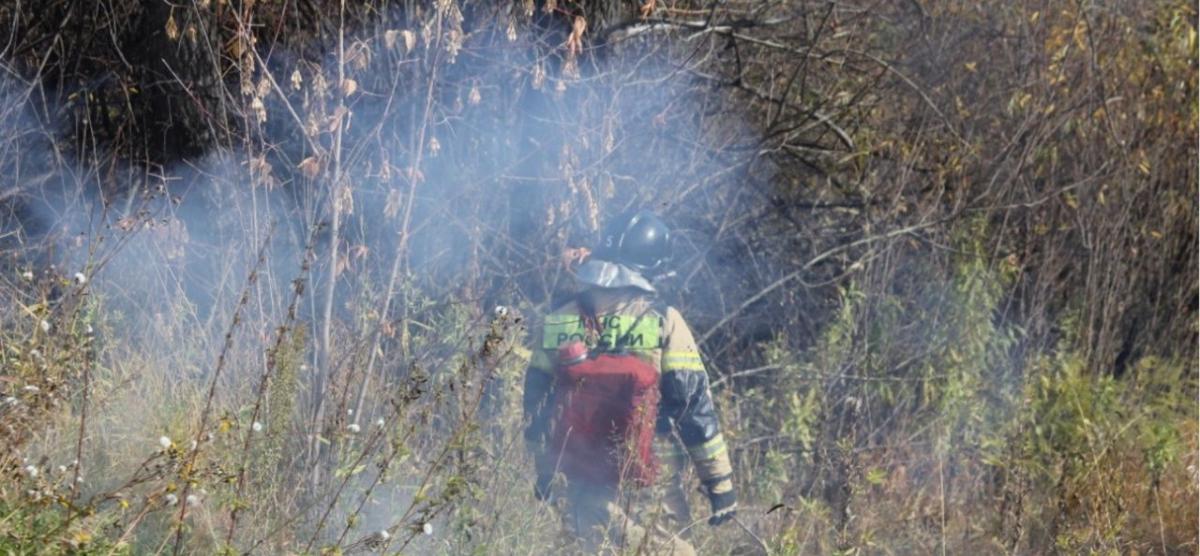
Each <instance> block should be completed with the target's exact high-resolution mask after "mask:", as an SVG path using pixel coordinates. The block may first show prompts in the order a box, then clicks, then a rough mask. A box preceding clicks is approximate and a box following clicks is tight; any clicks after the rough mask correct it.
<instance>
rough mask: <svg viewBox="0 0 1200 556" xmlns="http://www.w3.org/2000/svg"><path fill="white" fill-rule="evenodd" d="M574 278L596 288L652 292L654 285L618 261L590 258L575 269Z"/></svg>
mask: <svg viewBox="0 0 1200 556" xmlns="http://www.w3.org/2000/svg"><path fill="white" fill-rule="evenodd" d="M575 280H577V281H578V282H579V283H580V284H582V285H586V286H595V287H598V288H637V289H639V290H643V291H646V292H650V293H654V292H655V290H654V285H653V284H651V283H650V281H649V280H647V279H646V277H645V276H642V274H641V273H640V272H638V271H636V270H634V269H632V268H629V267H627V266H625V265H623V264H620V263H614V262H610V261H603V260H600V259H591V260H589V261H587V262H585V263H583V264H582V265H580V266H579V269H578V270H576V271H575Z"/></svg>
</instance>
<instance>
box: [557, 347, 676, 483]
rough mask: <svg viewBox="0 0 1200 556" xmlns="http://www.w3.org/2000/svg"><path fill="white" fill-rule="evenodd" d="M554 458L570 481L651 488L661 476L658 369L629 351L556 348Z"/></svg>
mask: <svg viewBox="0 0 1200 556" xmlns="http://www.w3.org/2000/svg"><path fill="white" fill-rule="evenodd" d="M558 356H559V362H558V370H557V373H558V380H557V381H556V386H555V390H554V403H555V414H556V415H557V416H558V418H557V420H556V422H555V424H554V426H553V428H552V430H553V432H552V433H551V437H550V446H549V447H550V449H551V451H550V454H551V457H557V458H558V461H557V462H556V464H557V467H558V469H559V470H561V471H562V472H563V474H564V475H566V476H567V478H568V480H570V479H583V480H587V481H589V482H599V483H606V484H613V485H616V484H633V485H637V486H648V485H650V484H652V483H653V482H654V479H655V477H656V476H657V474H658V459H657V458H656V457H655V455H654V421H655V418H656V417H657V414H658V399H659V389H658V370H657V369H656V368H654V366H653V365H651V364H649V363H647V362H645V361H643V360H641V359H639V358H638V357H637V356H635V355H632V354H630V353H628V352H625V351H600V352H598V353H593V354H590V355H589V354H588V352H587V347H586V346H585V345H584V344H583V342H580V341H572V342H569V343H566V344H564V345H562V346H561V347H560V348H559V350H558Z"/></svg>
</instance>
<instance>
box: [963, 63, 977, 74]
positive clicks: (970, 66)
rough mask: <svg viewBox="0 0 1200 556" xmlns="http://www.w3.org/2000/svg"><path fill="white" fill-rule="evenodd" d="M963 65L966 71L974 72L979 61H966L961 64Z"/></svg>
mask: <svg viewBox="0 0 1200 556" xmlns="http://www.w3.org/2000/svg"><path fill="white" fill-rule="evenodd" d="M963 67H965V68H967V71H969V72H971V73H975V70H976V69H977V68H978V67H979V63H978V62H967V63H965V64H963Z"/></svg>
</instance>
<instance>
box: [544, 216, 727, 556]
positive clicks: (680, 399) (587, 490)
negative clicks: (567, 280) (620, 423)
mask: <svg viewBox="0 0 1200 556" xmlns="http://www.w3.org/2000/svg"><path fill="white" fill-rule="evenodd" d="M669 255H670V230H669V229H668V227H667V226H666V224H665V223H664V222H663V221H662V220H661V219H660V218H659V217H658V216H656V215H655V214H654V213H652V212H649V211H641V212H637V213H633V214H628V215H623V216H621V217H619V218H616V219H614V220H613V221H611V222H609V223H607V225H606V227H605V228H604V231H603V233H602V237H601V241H600V245H599V246H597V248H596V249H595V251H594V253H593V254H592V257H591V258H590V259H589V260H587V261H586V262H584V263H583V264H582V265H581V266H580V267H579V268H578V270H577V272H576V279H577V281H578V283H579V286H580V291H579V294H578V295H577V296H576V297H575V298H574V299H572V300H571V301H569V302H567V303H565V304H563V305H561V306H559V307H557V308H555V309H554V310H553V311H551V313H550V314H549V315H546V317H545V319H544V322H543V323H542V324H540V325H538V326H535V327H534V328H533V329H532V330H531V339H532V341H533V343H534V345H533V346H532V347H533V350H532V352H533V353H532V356H531V359H530V365H529V369H528V370H527V371H526V375H525V390H524V396H523V405H524V411H525V418H526V420H527V427H526V430H525V439H526V441H527V444H528V446H529V448H530V449H531V451H532V453H533V456H534V460H535V467H536V468H537V469H536V470H537V480H536V483H535V488H534V491H535V494H536V496H537V498H538V499H539V500H546V499H547V498H548V497H549V496H550V493H551V483H552V479H553V477H554V476H555V473H556V472H559V471H564V470H566V469H564V467H566V468H568V469H569V464H570V461H569V458H571V457H572V455H573V454H571V453H561V452H562V451H563V450H566V448H563V446H566V445H567V444H561V443H560V444H557V445H556V444H554V442H553V439H554V438H555V430H556V427H558V429H559V430H560V431H561V429H563V428H564V426H560V425H561V423H556V419H561V418H562V408H561V407H559V408H557V409H556V407H555V404H556V402H555V400H556V395H555V391H556V390H555V389H556V385H561V384H560V383H561V382H562V378H561V376H560V373H561V372H562V368H563V363H562V362H561V361H560V360H559V357H560V351H567V350H566V349H564V346H565V345H567V344H569V343H572V342H577V341H579V340H582V343H583V344H584V345H586V347H587V349H589V350H593V351H594V350H601V351H602V352H605V351H606V352H610V353H618V354H630V355H633V356H635V357H636V358H638V359H639V360H641V361H644V362H646V363H648V364H649V365H650V366H652V367H653V370H654V371H655V372H656V373H657V388H658V391H657V392H655V394H656V396H655V399H657V417H656V419H655V420H656V425H655V429H656V430H657V433H658V434H659V436H660V439H671V440H674V442H675V443H676V444H680V443H681V444H682V446H683V447H684V448H686V454H687V459H690V460H691V463H692V464H693V465H694V467H695V471H696V475H697V476H698V478H699V480H700V484H701V488H702V491H703V492H704V493H705V495H706V496H707V497H708V500H709V502H710V506H711V510H712V513H711V515H710V517H709V519H708V523H709V524H710V525H713V526H716V525H720V524H722V523H724V522H726V521H728V520H730V519H732V518H733V517H734V515H735V512H736V509H737V495H736V493H735V491H734V485H733V480H732V478H733V469H732V467H731V466H730V462H729V454H728V451H727V448H726V445H725V440H724V438H723V437H722V435H721V428H720V423H719V421H718V419H717V411H716V407H715V406H714V404H713V400H712V394H711V392H710V391H709V384H708V374H707V373H706V371H705V368H704V363H703V361H702V360H701V357H700V351H699V348H698V347H697V345H696V341H695V339H694V337H693V336H692V332H691V330H690V329H689V328H688V325H687V323H686V322H684V320H683V317H682V316H681V315H680V313H679V311H677V310H676V309H675V308H673V307H668V306H665V305H663V304H662V303H660V302H658V301H657V299H656V291H655V286H654V282H653V280H654V278H655V277H657V276H659V275H661V274H662V273H663V272H664V268H665V266H666V264H667V261H668V259H669ZM589 317H590V318H589ZM589 323H591V325H592V326H588V324H589ZM572 347H573V346H572ZM579 349H583V348H582V347H580V348H579ZM575 355H577V354H573V355H572V357H574V356H575ZM651 384H653V383H651ZM556 413H557V415H556ZM555 446H558V447H557V449H556V448H555ZM556 452H557V453H556ZM588 457H591V456H588ZM585 463H586V462H585ZM596 475H604V474H602V473H597V474H581V473H579V472H576V473H575V474H574V476H572V475H571V474H570V473H567V474H566V483H567V484H566V510H567V512H566V513H567V515H566V516H565V517H566V521H567V524H568V526H569V527H570V528H571V529H572V531H573V533H574V534H575V536H576V537H577V538H578V539H579V540H580V542H581V543H582V544H583V545H584V547H585V549H587V550H588V551H589V552H592V553H595V552H596V551H598V550H601V549H603V548H604V547H606V546H607V547H610V548H621V547H627V548H639V547H640V548H645V549H650V550H651V552H652V553H653V552H655V551H658V552H666V553H669V554H675V555H687V554H694V553H695V551H694V550H693V549H692V547H691V546H690V545H689V544H688V543H687V542H686V541H684V540H683V539H681V538H680V537H679V535H678V534H672V533H669V532H667V531H665V530H664V529H663V528H662V527H661V526H654V525H652V524H650V523H648V522H647V523H639V519H638V516H636V515H628V514H627V512H626V509H627V508H631V507H638V504H636V503H635V502H636V501H638V500H639V497H644V494H645V492H644V490H641V491H640V490H638V489H636V488H626V487H628V486H629V485H627V484H613V483H614V482H615V483H621V479H620V478H619V477H618V478H617V479H614V478H613V476H610V475H604V476H596ZM675 479H676V480H679V476H678V475H676V476H675ZM673 509H676V511H677V512H678V511H679V506H678V505H676V506H675V508H673ZM682 513H683V514H684V516H686V511H683V512H682ZM677 517H679V516H677ZM685 519H690V518H688V517H685ZM653 521H654V522H655V523H660V522H661V521H662V520H658V519H653ZM685 525H686V524H685Z"/></svg>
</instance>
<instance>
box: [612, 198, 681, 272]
mask: <svg viewBox="0 0 1200 556" xmlns="http://www.w3.org/2000/svg"><path fill="white" fill-rule="evenodd" d="M670 251H671V229H670V228H668V227H667V223H666V222H663V221H662V219H661V218H659V217H658V215H657V214H654V213H653V212H650V211H648V210H641V211H638V212H635V213H625V214H622V215H621V216H619V217H617V218H614V219H612V220H609V221H608V223H607V224H605V226H604V231H603V232H601V235H600V245H599V246H598V247H596V252H595V256H596V258H598V259H602V260H606V261H611V262H614V263H620V264H623V265H625V266H628V267H631V268H633V269H635V270H638V271H639V272H642V273H643V274H656V271H658V270H659V269H661V267H662V266H663V265H664V264H666V262H667V261H668V260H669V259H670V255H671V253H670Z"/></svg>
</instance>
